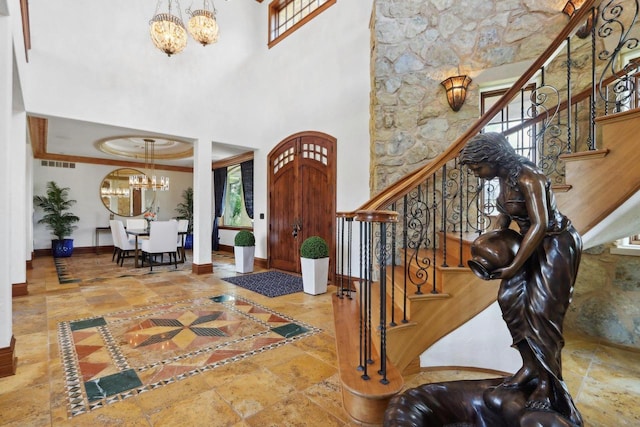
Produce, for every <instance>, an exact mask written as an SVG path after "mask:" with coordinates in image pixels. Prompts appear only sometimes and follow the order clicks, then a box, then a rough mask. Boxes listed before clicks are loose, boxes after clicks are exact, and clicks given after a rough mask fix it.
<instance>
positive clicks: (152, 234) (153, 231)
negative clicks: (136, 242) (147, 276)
mask: <svg viewBox="0 0 640 427" xmlns="http://www.w3.org/2000/svg"><path fill="white" fill-rule="evenodd" d="M140 248H141V250H142V266H143V267H144V261H145V259H147V260H149V270H150V271H153V258H154V257H155V256H157V255H161V256H162V255H164V254H165V253H167V254H169V263H171V255H173V262H174V265H175V267H176V268H178V222H177V221H153V222H152V223H151V226H150V228H149V238H148V239H145V240H143V241H142V244H141V246H140ZM161 262H162V261H161Z"/></svg>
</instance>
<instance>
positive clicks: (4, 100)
mask: <svg viewBox="0 0 640 427" xmlns="http://www.w3.org/2000/svg"><path fill="white" fill-rule="evenodd" d="M12 81H13V49H12V43H11V19H10V17H8V16H2V15H0V93H1V94H3V95H2V96H0V152H3V153H7V154H8V153H10V150H9V146H10V139H11V125H12V123H11V122H12V120H11V119H12V117H11V103H12V98H13V96H12V94H13V86H12ZM7 154H5V155H4V156H0V200H11V192H10V188H11V187H10V186H11V184H10V182H11V180H10V173H9V171H10V169H11V161H12V160H11V157H10V155H7ZM10 206H11V204H10V203H0V218H1V219H2V220H1V221H0V349H2V348H6V347H9V345H10V343H11V336H12V331H13V324H12V319H11V315H12V305H11V276H10V268H11V259H12V258H11V252H10V250H9V249H10V247H9V238H10V236H11V219H12V217H11V209H10ZM22 238H24V236H22Z"/></svg>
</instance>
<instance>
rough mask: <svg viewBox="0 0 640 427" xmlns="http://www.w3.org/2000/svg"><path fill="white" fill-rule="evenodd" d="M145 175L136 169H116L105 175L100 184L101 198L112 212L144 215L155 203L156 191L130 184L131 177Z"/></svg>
mask: <svg viewBox="0 0 640 427" xmlns="http://www.w3.org/2000/svg"><path fill="white" fill-rule="evenodd" d="M133 175H143V173H142V172H140V171H139V170H136V169H130V168H123V169H116V170H114V171H113V172H111V173H109V175H107V176H105V177H104V179H103V180H102V183H101V184H100V199H101V200H102V203H103V204H104V206H105V207H106V208H107V209H108V210H109V211H111V212H112V213H114V214H116V215H119V216H124V217H131V216H138V215H142V214H143V213H145V212H146V211H147V209H148V208H149V207H150V206H152V205H153V202H154V201H155V192H154V191H152V190H146V189H144V188H142V189H140V188H138V189H135V188H132V187H131V186H130V185H129V177H130V176H133Z"/></svg>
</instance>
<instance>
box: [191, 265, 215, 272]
mask: <svg viewBox="0 0 640 427" xmlns="http://www.w3.org/2000/svg"><path fill="white" fill-rule="evenodd" d="M191 272H192V273H193V274H211V273H213V264H211V263H209V264H192V265H191Z"/></svg>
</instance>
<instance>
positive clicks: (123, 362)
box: [58, 294, 321, 418]
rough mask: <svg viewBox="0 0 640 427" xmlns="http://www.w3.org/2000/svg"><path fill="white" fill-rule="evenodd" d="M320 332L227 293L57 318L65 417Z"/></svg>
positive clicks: (100, 406)
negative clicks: (71, 318)
mask: <svg viewBox="0 0 640 427" xmlns="http://www.w3.org/2000/svg"><path fill="white" fill-rule="evenodd" d="M216 322H217V323H219V325H218V324H217V323H216ZM240 325H243V326H242V327H240ZM216 326H219V327H216ZM145 328H146V329H145ZM247 330H249V331H252V332H251V333H248V334H247V335H243V334H244V331H247ZM147 331H148V332H147ZM239 331H243V333H242V334H241V333H240V332H239ZM320 331H321V329H319V328H316V327H314V326H311V325H308V324H305V323H303V322H300V321H298V320H295V319H293V318H291V317H289V316H287V315H284V314H282V313H278V312H276V311H274V310H272V309H270V308H268V307H265V306H263V305H260V304H258V303H255V302H253V301H251V300H248V299H246V298H243V297H240V296H232V295H226V294H224V295H218V296H214V297H210V298H197V299H190V300H182V301H177V302H172V303H166V304H157V305H150V306H145V307H141V308H137V309H131V310H125V311H120V312H114V313H109V314H106V315H104V316H98V317H91V318H84V319H77V320H72V321H65V322H60V323H58V342H59V347H60V356H61V360H62V365H63V371H64V376H65V387H66V394H67V397H68V415H69V418H72V417H75V416H77V415H80V414H83V413H86V412H89V411H93V410H94V409H97V408H102V407H104V406H105V405H109V404H111V403H114V402H119V401H122V400H125V399H128V398H130V397H133V396H136V395H138V394H141V393H145V392H148V391H152V390H155V389H158V388H161V387H163V386H165V385H167V384H171V383H173V382H175V381H180V380H183V379H186V378H189V377H191V376H194V375H197V374H199V373H202V372H207V371H210V370H212V369H215V368H217V367H220V366H223V365H226V364H229V363H233V362H236V361H240V360H244V359H246V358H248V357H251V356H254V355H256V354H260V353H262V352H265V351H269V350H271V349H275V348H278V347H281V346H283V345H286V344H289V343H292V342H294V341H296V340H299V339H301V338H304V337H307V336H310V335H313V334H316V333H318V332H320ZM180 334H182V335H180ZM114 335H117V336H114ZM138 335H141V336H142V337H143V338H144V339H146V340H143V342H142V344H141V343H140V342H137V341H136V340H135V339H134V337H135V338H136V339H137V338H138ZM148 337H151V338H152V339H148ZM76 340H78V341H79V342H81V343H79V342H77V341H76ZM165 346H166V347H167V348H170V349H171V351H167V350H166V349H165ZM182 347H186V348H182ZM138 348H139V349H140V350H138ZM147 355H148V358H149V359H152V360H147ZM132 358H133V360H132ZM136 359H137V360H136ZM143 360H144V361H143ZM147 362H148V363H147Z"/></svg>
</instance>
